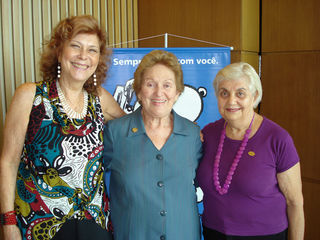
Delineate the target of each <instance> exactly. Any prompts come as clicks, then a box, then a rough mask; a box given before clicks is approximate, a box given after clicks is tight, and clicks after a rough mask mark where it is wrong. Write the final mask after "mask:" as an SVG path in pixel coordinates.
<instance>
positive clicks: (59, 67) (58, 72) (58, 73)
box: [57, 63, 61, 79]
mask: <svg viewBox="0 0 320 240" xmlns="http://www.w3.org/2000/svg"><path fill="white" fill-rule="evenodd" d="M60 69H61V66H60V63H58V66H57V77H58V79H59V78H60V76H61V75H60V73H61V71H60Z"/></svg>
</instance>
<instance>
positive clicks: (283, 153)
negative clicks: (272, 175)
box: [277, 134, 299, 173]
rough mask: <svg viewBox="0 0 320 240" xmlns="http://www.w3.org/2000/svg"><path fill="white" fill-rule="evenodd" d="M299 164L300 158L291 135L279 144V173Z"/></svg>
mask: <svg viewBox="0 0 320 240" xmlns="http://www.w3.org/2000/svg"><path fill="white" fill-rule="evenodd" d="M298 162H299V156H298V153H297V150H296V148H295V146H294V143H293V140H292V138H291V136H290V135H289V134H287V136H286V137H285V138H284V139H283V140H282V141H281V142H280V143H279V146H278V156H277V173H280V172H284V171H286V170H288V169H289V168H291V167H293V166H294V165H296V164H297V163H298Z"/></svg>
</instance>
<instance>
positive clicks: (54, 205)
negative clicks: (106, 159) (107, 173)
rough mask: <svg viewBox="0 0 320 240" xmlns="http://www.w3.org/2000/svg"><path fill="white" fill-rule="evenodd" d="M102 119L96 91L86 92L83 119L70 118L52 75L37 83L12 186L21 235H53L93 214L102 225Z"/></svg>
mask: <svg viewBox="0 0 320 240" xmlns="http://www.w3.org/2000/svg"><path fill="white" fill-rule="evenodd" d="M103 125H104V118H103V114H102V110H101V105H100V101H99V98H98V97H95V96H93V95H91V94H88V110H87V115H86V117H85V118H84V119H70V118H68V116H67V115H66V113H65V111H64V110H63V108H62V105H61V103H60V100H59V97H58V93H57V88H56V81H55V80H54V81H50V82H49V81H42V82H39V83H37V84H36V94H35V98H34V102H33V107H32V110H31V113H30V119H29V125H28V129H27V133H26V138H25V143H24V147H23V151H22V155H21V162H20V166H19V170H18V177H17V186H16V198H15V210H16V212H17V220H18V226H19V228H20V230H21V232H22V238H23V239H37V240H38V239H39V240H40V239H52V238H53V236H54V235H55V233H56V232H57V231H58V230H59V229H61V227H62V225H63V224H64V223H65V222H66V221H67V220H70V219H78V220H83V219H93V220H94V221H95V222H96V223H97V224H99V225H100V226H101V227H102V228H104V229H106V228H107V225H108V217H109V209H108V201H107V198H106V195H105V189H104V184H103V165H102V152H103V142H102V140H103ZM93 234H94V233H93ZM93 236H94V235H93Z"/></svg>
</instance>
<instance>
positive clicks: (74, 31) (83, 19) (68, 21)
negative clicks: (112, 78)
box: [40, 15, 111, 95]
mask: <svg viewBox="0 0 320 240" xmlns="http://www.w3.org/2000/svg"><path fill="white" fill-rule="evenodd" d="M81 33H87V34H96V35H97V37H98V39H99V45H100V58H99V63H98V66H97V69H96V71H95V73H96V79H97V86H94V84H93V77H92V76H91V77H90V78H89V79H88V80H87V81H86V83H85V84H84V88H85V89H86V90H87V92H89V93H92V94H95V95H96V94H97V87H99V86H100V85H101V84H102V83H103V82H104V80H105V78H106V76H107V71H108V68H109V64H110V56H111V50H110V49H107V34H106V32H105V31H104V30H103V29H101V28H100V26H99V23H98V21H97V20H96V19H95V18H94V17H92V16H91V15H81V16H72V17H68V18H65V19H63V20H61V21H60V22H59V23H58V25H57V26H56V27H55V28H54V29H53V32H52V34H51V37H50V39H49V40H47V41H45V42H44V48H43V52H42V55H41V59H40V71H41V74H42V77H43V79H44V80H45V81H52V80H53V79H56V78H57V66H58V63H59V61H58V58H59V55H60V54H61V53H62V51H63V46H64V43H65V42H67V41H70V40H71V39H72V38H74V37H75V36H76V35H78V34H81Z"/></svg>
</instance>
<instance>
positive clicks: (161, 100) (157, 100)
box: [151, 99, 167, 105]
mask: <svg viewBox="0 0 320 240" xmlns="http://www.w3.org/2000/svg"><path fill="white" fill-rule="evenodd" d="M166 101H167V100H165V99H151V102H152V103H153V104H155V105H161V104H164V103H165V102H166Z"/></svg>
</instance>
